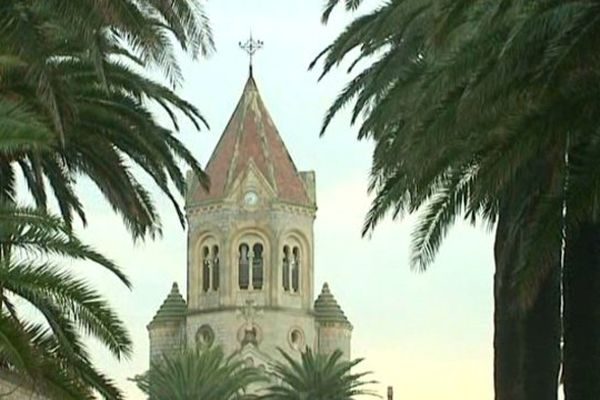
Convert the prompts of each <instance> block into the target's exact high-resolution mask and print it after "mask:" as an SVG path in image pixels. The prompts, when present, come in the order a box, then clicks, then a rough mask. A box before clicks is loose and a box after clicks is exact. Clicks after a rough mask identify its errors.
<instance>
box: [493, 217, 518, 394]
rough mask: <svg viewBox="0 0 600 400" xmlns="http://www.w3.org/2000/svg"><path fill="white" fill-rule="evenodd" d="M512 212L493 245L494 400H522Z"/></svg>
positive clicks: (500, 224)
mask: <svg viewBox="0 0 600 400" xmlns="http://www.w3.org/2000/svg"><path fill="white" fill-rule="evenodd" d="M510 221H511V218H510V212H509V211H506V212H500V215H499V217H498V226H497V228H496V240H495V243H494V258H495V263H496V272H495V274H494V393H495V400H523V399H524V396H523V395H522V394H523V390H522V385H523V384H522V381H521V378H522V371H521V368H520V367H521V365H520V359H521V354H522V352H523V351H522V346H523V333H522V324H521V323H520V322H521V321H520V320H519V316H518V314H517V312H516V309H517V307H515V299H514V298H513V296H511V293H510V284H509V282H510V277H511V272H512V267H514V264H515V260H514V259H513V257H514V255H515V252H516V251H515V250H516V249H515V240H514V239H513V238H510V237H509V230H510Z"/></svg>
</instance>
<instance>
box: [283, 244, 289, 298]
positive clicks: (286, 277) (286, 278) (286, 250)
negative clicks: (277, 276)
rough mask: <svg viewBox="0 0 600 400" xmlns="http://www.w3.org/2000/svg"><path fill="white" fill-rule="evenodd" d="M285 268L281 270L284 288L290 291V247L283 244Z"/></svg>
mask: <svg viewBox="0 0 600 400" xmlns="http://www.w3.org/2000/svg"><path fill="white" fill-rule="evenodd" d="M282 267H283V270H282V271H281V278H282V285H283V290H285V291H286V292H289V291H290V248H289V247H288V246H283V265H282Z"/></svg>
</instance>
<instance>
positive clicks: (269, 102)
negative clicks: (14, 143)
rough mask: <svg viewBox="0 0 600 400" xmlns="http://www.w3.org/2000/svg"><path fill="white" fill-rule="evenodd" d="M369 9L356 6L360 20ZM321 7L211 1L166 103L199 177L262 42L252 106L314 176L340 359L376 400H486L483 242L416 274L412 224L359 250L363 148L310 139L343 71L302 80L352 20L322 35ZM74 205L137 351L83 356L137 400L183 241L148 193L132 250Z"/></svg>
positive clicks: (467, 238)
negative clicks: (206, 36) (381, 398)
mask: <svg viewBox="0 0 600 400" xmlns="http://www.w3.org/2000/svg"><path fill="white" fill-rule="evenodd" d="M379 3H380V2H379V1H378V0H372V1H370V2H365V4H364V6H363V7H362V10H363V11H366V10H368V9H369V8H370V7H371V8H372V7H374V6H376V5H377V4H379ZM322 5H323V1H322V0H218V1H212V2H209V3H208V6H207V9H208V13H209V16H210V19H211V23H212V27H213V30H214V33H215V39H216V45H217V52H216V53H215V54H214V55H213V56H212V57H211V58H210V59H208V60H199V61H192V60H190V59H189V58H188V57H186V56H185V55H183V54H182V56H181V61H182V65H183V73H184V77H185V83H184V85H183V87H182V88H181V89H180V90H179V91H178V92H179V94H180V95H182V96H183V97H184V98H186V99H187V100H189V101H191V102H192V103H193V104H194V105H196V106H197V107H199V109H200V110H201V112H202V113H203V115H204V116H205V117H206V118H207V119H208V121H209V123H210V125H211V130H210V131H206V130H205V131H202V132H195V131H194V130H193V129H192V127H191V125H190V124H189V123H187V122H186V123H183V124H182V133H181V138H182V139H183V141H184V142H185V143H186V145H188V146H189V148H190V149H191V150H192V152H193V153H194V155H195V156H196V157H198V159H199V160H200V161H201V162H202V164H203V165H204V164H205V163H206V161H207V159H208V157H209V156H210V153H211V152H212V149H213V147H214V145H215V143H216V141H217V140H218V138H219V136H220V134H221V133H222V130H223V128H224V127H225V124H226V123H227V121H228V119H229V116H230V115H231V113H232V112H233V108H234V106H235V104H236V103H237V101H238V99H239V96H240V94H241V91H242V88H243V84H244V82H245V80H246V78H247V57H246V56H245V54H244V53H243V52H242V51H241V50H240V49H239V48H238V44H237V43H238V42H239V41H240V40H245V39H246V38H247V37H248V34H249V32H250V30H252V32H253V35H254V36H255V38H259V39H261V40H263V41H264V42H265V46H264V49H263V50H262V51H260V52H259V54H258V55H257V56H256V59H255V68H254V70H255V78H256V81H257V84H258V87H259V90H260V92H261V95H262V97H263V100H264V101H265V103H266V106H267V108H268V109H269V111H270V113H271V116H272V118H273V120H274V122H275V124H276V125H277V126H278V128H279V132H280V134H281V136H282V138H283V140H284V141H285V142H286V145H287V148H288V150H289V151H290V153H291V155H292V157H293V159H294V161H295V163H296V166H297V167H298V169H300V170H314V171H316V176H317V204H318V207H319V209H318V212H317V219H316V222H315V247H316V249H315V287H316V288H317V289H318V288H320V287H321V285H322V284H323V282H324V281H327V282H329V284H330V286H331V289H332V291H333V293H334V295H335V297H336V298H337V300H338V302H339V303H340V305H341V306H342V308H343V309H344V311H345V312H346V315H347V316H348V317H349V319H350V321H351V322H352V323H353V325H354V332H353V343H352V356H353V357H364V358H366V360H365V362H364V363H363V364H362V368H363V369H366V370H372V371H373V372H374V376H373V378H374V379H376V380H378V381H379V382H380V383H381V384H380V385H378V386H377V387H376V389H377V390H379V391H380V392H381V394H382V395H383V394H384V393H385V387H386V386H388V385H392V386H394V391H395V399H397V400H402V399H410V400H426V399H427V400H431V399H436V400H437V399H448V400H452V399H457V400H458V399H460V400H482V399H492V398H493V384H492V354H493V352H492V332H493V326H492V313H493V295H492V276H493V254H492V241H493V238H492V236H491V234H490V233H489V232H488V231H486V230H485V229H484V228H483V227H477V228H473V227H471V226H469V225H467V224H459V225H457V226H456V227H455V228H454V229H453V230H452V231H451V233H450V235H449V236H448V238H447V240H446V241H445V243H444V245H443V247H442V249H441V251H440V253H439V255H438V258H437V261H436V262H435V264H433V265H432V266H431V267H430V269H429V270H428V271H427V272H426V273H416V272H412V271H411V270H410V268H409V265H408V264H409V263H408V260H409V247H410V232H411V230H412V227H413V225H414V224H413V222H414V217H412V216H411V217H409V218H408V219H406V220H403V221H389V220H387V221H384V222H383V223H381V224H380V226H379V227H378V228H377V229H376V231H375V234H374V235H373V237H372V238H370V239H366V238H365V239H363V238H361V236H360V230H361V226H362V221H363V217H364V215H365V213H366V211H367V209H368V206H369V198H368V195H367V192H366V189H367V182H368V171H369V167H370V156H371V148H372V147H371V145H370V144H369V143H366V142H357V140H356V130H355V129H354V128H352V127H350V125H349V117H348V115H347V114H344V115H340V116H339V117H338V118H337V119H336V120H335V121H334V123H333V124H332V126H331V128H330V129H329V131H328V133H327V134H326V135H325V136H324V137H323V138H319V136H318V133H319V128H320V124H321V120H322V118H323V115H324V113H325V111H326V109H327V107H328V106H329V104H330V103H331V101H332V100H333V99H334V97H335V96H336V94H337V93H338V92H339V91H340V90H341V89H342V87H343V85H344V83H345V82H347V80H348V77H347V76H346V75H345V69H341V70H339V71H336V72H335V73H333V74H331V75H330V76H328V77H326V78H325V79H324V81H322V82H317V77H318V71H313V72H308V71H307V67H308V64H309V62H310V61H311V60H312V58H313V57H314V56H315V55H316V54H318V53H319V52H320V50H322V49H323V48H324V47H325V46H326V45H327V44H328V43H329V42H330V41H331V40H332V39H333V38H334V37H335V36H336V35H337V34H338V33H339V32H340V31H341V30H342V28H343V27H344V26H345V25H346V24H347V23H348V22H349V21H350V20H351V15H349V14H346V13H345V12H343V11H342V9H340V10H338V12H337V13H335V14H334V15H333V17H332V19H331V21H330V24H329V25H328V26H323V25H321V23H320V12H321V8H322ZM166 122H167V121H166V120H165V123H166ZM80 192H81V193H82V196H83V198H84V204H85V206H86V210H87V213H88V216H89V220H90V223H89V226H88V227H87V228H86V229H84V230H81V236H82V238H83V239H84V240H85V241H86V242H88V243H91V244H93V245H94V246H95V247H96V248H97V249H98V250H100V251H101V252H103V253H104V254H106V255H108V256H109V257H111V258H113V259H114V260H116V261H117V262H118V264H120V265H121V266H122V267H123V268H124V269H125V271H126V273H127V274H128V275H129V276H130V278H131V279H132V281H133V284H134V288H133V290H132V291H128V290H126V289H123V288H120V287H119V286H118V284H117V281H116V280H115V279H113V278H111V277H110V276H108V275H107V274H105V273H103V272H97V271H93V269H94V268H87V269H86V270H85V271H86V276H87V277H88V278H90V279H93V282H94V284H95V285H96V287H98V288H99V289H101V290H102V292H103V293H105V295H106V296H107V297H109V298H110V300H111V303H112V304H113V305H114V307H115V308H116V309H117V310H118V312H119V314H120V315H121V316H122V318H123V319H124V320H125V322H126V324H127V327H128V328H129V330H130V332H131V334H132V336H133V339H134V341H135V350H134V355H133V357H132V359H131V360H128V361H124V362H120V363H119V362H117V361H115V360H114V359H111V358H110V356H109V355H108V354H107V353H106V352H105V351H102V350H100V349H99V348H98V347H97V346H95V345H93V344H92V352H93V354H94V356H95V359H96V361H97V362H98V365H100V366H101V368H102V369H103V370H104V371H105V372H107V373H109V374H110V375H111V376H113V377H114V378H115V379H117V381H118V383H119V385H120V386H121V387H123V388H124V389H125V390H126V393H127V395H128V399H132V400H141V399H143V398H144V397H143V396H142V394H141V393H140V392H139V391H137V389H136V388H135V385H134V384H133V383H131V382H128V381H127V378H128V377H132V376H134V375H135V374H138V373H141V372H143V371H144V370H145V369H146V368H147V366H148V335H147V331H146V325H147V324H148V322H149V321H150V320H151V319H152V316H153V315H154V313H155V312H156V310H157V309H158V307H159V306H160V304H161V303H162V301H163V300H164V298H165V297H166V295H167V293H168V292H169V289H170V287H171V284H172V282H173V281H176V282H178V283H179V285H180V287H181V288H182V291H184V290H183V288H184V287H185V271H186V234H185V231H184V230H182V228H181V227H180V226H179V225H178V222H177V218H176V215H175V213H174V212H173V210H172V208H171V206H170V204H169V202H168V200H167V199H166V198H165V197H164V196H160V194H159V192H158V190H156V189H155V188H153V193H155V199H156V200H157V205H158V208H159V210H160V214H161V217H162V220H163V226H164V236H163V238H162V239H158V240H156V241H153V242H151V241H148V242H146V243H138V244H134V243H132V241H131V239H130V238H129V236H128V234H127V232H126V231H125V229H124V227H123V225H122V224H121V221H120V219H119V218H118V217H117V216H115V215H113V214H112V212H111V210H110V209H109V207H108V206H107V205H106V203H105V202H104V200H103V199H102V198H101V195H100V193H99V192H97V191H95V190H93V189H91V186H90V185H85V184H83V185H81V186H80ZM88 271H89V272H88Z"/></svg>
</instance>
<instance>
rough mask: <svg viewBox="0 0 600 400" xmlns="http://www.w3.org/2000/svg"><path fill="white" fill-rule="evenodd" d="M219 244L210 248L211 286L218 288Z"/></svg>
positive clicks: (214, 288)
mask: <svg viewBox="0 0 600 400" xmlns="http://www.w3.org/2000/svg"><path fill="white" fill-rule="evenodd" d="M219 264H220V262H219V246H217V245H214V246H213V248H212V288H213V290H215V291H216V290H218V289H219Z"/></svg>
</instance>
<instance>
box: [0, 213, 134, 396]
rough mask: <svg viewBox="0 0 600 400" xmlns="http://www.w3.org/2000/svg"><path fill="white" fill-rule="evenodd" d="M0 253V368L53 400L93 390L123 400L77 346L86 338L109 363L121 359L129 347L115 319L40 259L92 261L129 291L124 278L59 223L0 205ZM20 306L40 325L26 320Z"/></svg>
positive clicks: (97, 298) (76, 282) (82, 285)
mask: <svg viewBox="0 0 600 400" xmlns="http://www.w3.org/2000/svg"><path fill="white" fill-rule="evenodd" d="M0 249H1V251H0V288H1V294H2V296H1V298H0V368H3V369H7V370H9V371H11V372H14V373H17V374H20V375H21V376H24V377H25V378H26V382H27V383H28V384H29V385H30V386H32V387H33V388H34V389H35V390H39V391H40V392H42V393H45V394H47V395H49V396H51V397H52V398H56V399H61V400H62V399H92V398H94V392H96V393H99V394H100V395H101V397H102V398H106V399H121V398H123V396H122V395H121V392H120V391H119V389H117V388H116V386H115V385H114V383H113V382H112V380H111V379H110V378H108V377H107V376H105V375H104V374H102V373H101V372H99V371H98V370H97V369H96V368H95V367H94V366H93V365H92V362H91V359H90V356H89V354H88V353H87V350H86V347H85V345H84V344H83V342H82V336H83V335H86V336H87V335H89V336H91V337H94V338H96V339H97V340H98V341H99V342H100V343H101V344H102V345H104V346H105V347H106V348H107V349H108V350H109V351H110V352H111V353H112V355H113V356H114V357H116V358H118V359H121V358H123V357H129V355H130V354H131V351H132V343H131V339H130V337H129V334H128V333H127V331H126V330H125V327H124V325H123V323H122V321H120V319H119V318H118V317H117V315H116V314H115V312H114V311H113V310H112V309H111V308H110V306H109V304H108V303H107V301H106V300H105V299H104V298H103V297H102V296H101V295H100V293H98V292H97V291H95V290H94V289H92V287H91V286H90V285H89V283H87V282H85V281H83V280H81V279H78V278H76V277H74V276H73V274H71V273H70V272H68V271H66V270H65V269H63V268H60V267H59V266H58V265H55V264H53V263H52V262H50V261H48V259H49V257H50V258H52V257H56V256H60V257H61V258H67V259H71V260H77V259H78V260H85V261H88V262H90V263H96V264H98V265H100V266H101V267H103V268H106V269H107V270H108V271H110V272H111V273H112V274H114V275H115V276H116V277H118V279H119V280H121V282H123V283H124V284H125V285H127V286H129V281H128V280H127V278H126V277H125V275H123V273H122V272H121V271H120V270H119V268H118V267H117V266H116V265H115V264H114V263H113V262H112V261H110V260H109V259H107V258H105V257H104V256H102V255H101V254H99V253H97V252H96V251H94V250H93V249H92V248H90V247H88V246H86V245H85V244H83V243H81V242H80V241H79V240H78V239H77V237H75V236H74V235H73V233H72V232H71V231H70V229H69V228H68V227H67V226H66V225H65V223H64V222H63V221H62V220H61V219H60V218H58V217H54V216H51V215H48V214H46V213H45V212H43V211H39V210H36V209H32V208H24V207H20V208H17V207H14V206H13V205H11V204H3V205H1V206H0ZM25 303H26V304H28V305H29V306H32V307H33V308H34V309H35V310H36V311H37V314H38V316H39V317H41V321H43V322H40V323H34V322H29V321H28V320H27V317H25V315H30V314H31V313H30V312H29V313H27V312H23V310H22V305H23V304H25Z"/></svg>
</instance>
